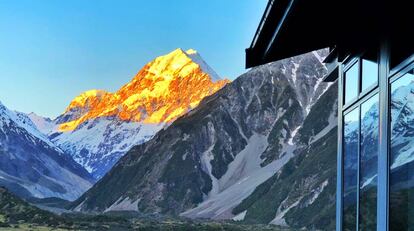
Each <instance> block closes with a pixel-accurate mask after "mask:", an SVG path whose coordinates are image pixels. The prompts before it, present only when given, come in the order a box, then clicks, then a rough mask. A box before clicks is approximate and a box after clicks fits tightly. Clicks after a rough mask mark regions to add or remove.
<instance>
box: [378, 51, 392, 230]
mask: <svg viewBox="0 0 414 231" xmlns="http://www.w3.org/2000/svg"><path fill="white" fill-rule="evenodd" d="M380 53H381V54H380V70H379V83H378V84H379V92H380V99H379V102H380V116H379V117H380V125H379V126H380V133H379V134H380V137H379V142H380V143H379V155H378V198H377V231H388V190H389V188H388V187H389V184H388V181H389V177H388V174H389V172H388V168H389V165H388V155H389V121H390V119H389V81H388V66H389V50H388V47H387V46H386V45H385V44H382V45H381V49H380Z"/></svg>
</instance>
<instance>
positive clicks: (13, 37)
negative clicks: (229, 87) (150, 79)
mask: <svg viewBox="0 0 414 231" xmlns="http://www.w3.org/2000/svg"><path fill="white" fill-rule="evenodd" d="M266 4H267V0H148V1H147V0H130V1H126V0H112V1H109V0H70V1H56V0H42V1H36V0H19V1H16V0H0V101H1V102H2V103H3V104H5V105H6V106H7V107H9V108H10V109H14V110H18V111H23V112H32V111H33V112H36V113H38V114H40V115H43V116H49V117H55V116H57V115H59V114H60V113H61V112H62V111H63V110H64V109H65V108H66V106H67V105H68V104H69V102H70V100H71V99H72V98H73V97H75V96H76V95H78V94H79V93H81V92H83V91H85V90H89V89H105V90H108V91H115V90H117V89H118V88H119V87H120V86H122V85H123V84H125V83H127V82H128V81H129V80H130V79H131V78H132V77H133V76H134V75H135V74H136V72H138V71H139V69H141V67H142V66H143V65H145V64H146V63H147V62H148V61H150V60H152V59H153V58H155V57H156V56H159V55H162V54H165V53H168V52H170V51H172V50H174V49H175V48H178V47H181V48H183V49H189V48H194V49H196V50H198V51H199V53H200V54H201V55H202V56H203V57H204V59H205V60H206V61H207V63H209V64H210V66H212V68H213V69H215V70H216V72H217V73H218V74H219V75H221V76H224V77H228V78H230V79H234V78H235V77H237V76H238V75H240V74H242V73H243V72H244V71H245V70H244V58H245V55H244V49H245V48H246V47H248V46H249V45H250V42H251V40H252V38H253V35H254V32H255V30H256V28H257V26H258V23H259V21H260V18H261V16H262V14H263V11H264V8H265V6H266Z"/></svg>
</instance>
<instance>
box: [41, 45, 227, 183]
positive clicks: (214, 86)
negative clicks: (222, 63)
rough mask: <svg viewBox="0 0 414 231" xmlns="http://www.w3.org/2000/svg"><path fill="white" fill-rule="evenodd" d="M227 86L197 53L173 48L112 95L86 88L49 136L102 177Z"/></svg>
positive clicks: (88, 168)
mask: <svg viewBox="0 0 414 231" xmlns="http://www.w3.org/2000/svg"><path fill="white" fill-rule="evenodd" d="M228 82H230V81H229V80H226V79H224V80H221V79H220V77H219V76H218V75H217V74H216V72H214V71H213V69H212V68H211V67H209V65H208V64H207V63H206V62H205V61H204V60H203V59H202V58H201V56H200V55H199V54H198V52H196V51H195V50H192V49H190V50H188V51H184V50H182V49H176V50H174V51H172V52H170V53H169V54H166V55H163V56H160V57H157V58H155V59H154V60H152V61H151V62H149V63H148V64H146V65H145V66H144V67H143V68H142V69H141V70H140V71H139V72H138V73H137V74H136V75H135V76H134V77H133V78H132V80H131V81H130V82H129V83H127V84H125V85H124V86H122V87H121V88H120V89H119V90H118V91H116V92H113V93H111V92H107V91H104V90H89V91H86V92H84V93H82V94H80V95H79V96H77V97H75V98H74V99H73V100H72V102H71V103H70V104H69V106H68V107H67V108H66V110H65V112H64V113H63V114H62V115H60V116H59V117H58V118H56V119H55V120H54V121H53V122H54V123H55V125H50V126H52V127H54V128H57V129H55V130H54V132H49V133H48V135H50V137H51V138H52V141H53V142H54V143H56V144H57V145H58V146H59V147H61V148H62V149H63V150H65V151H66V152H68V153H70V154H71V155H72V157H73V158H74V159H75V160H76V161H77V162H78V163H80V164H81V165H82V166H84V167H85V168H86V169H87V170H88V171H90V172H92V173H93V174H94V176H95V177H96V178H100V177H101V176H103V175H104V174H105V173H106V172H107V171H108V170H109V169H110V168H111V167H112V166H113V164H114V163H115V162H116V161H117V160H118V159H119V158H120V157H121V156H122V155H123V154H124V153H125V152H127V151H128V150H129V149H130V148H131V147H132V146H134V145H137V144H140V143H142V142H144V141H147V140H148V139H150V138H151V137H152V136H153V135H155V133H156V132H158V131H159V130H160V129H161V128H163V127H164V126H165V125H168V124H171V123H172V122H173V121H174V120H176V119H177V118H178V117H180V116H182V115H184V114H185V113H187V112H188V111H190V110H192V109H194V108H195V107H196V106H197V105H198V104H199V103H200V102H201V100H202V99H203V98H204V97H206V96H209V95H211V94H213V93H215V92H216V91H218V90H219V89H221V88H222V87H223V86H224V85H226V84H227V83H228ZM40 124H43V121H41V123H40ZM47 127H48V126H47ZM43 131H47V129H43Z"/></svg>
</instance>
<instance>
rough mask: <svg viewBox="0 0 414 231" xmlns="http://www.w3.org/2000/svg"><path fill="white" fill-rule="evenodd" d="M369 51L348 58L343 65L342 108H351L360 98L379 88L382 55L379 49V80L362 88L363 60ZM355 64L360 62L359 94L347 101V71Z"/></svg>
mask: <svg viewBox="0 0 414 231" xmlns="http://www.w3.org/2000/svg"><path fill="white" fill-rule="evenodd" d="M366 53H367V52H366V51H365V52H363V53H360V54H358V55H357V56H354V57H349V58H348V59H346V60H344V63H345V64H342V65H343V69H342V70H343V71H342V73H341V74H342V79H343V81H342V83H343V84H342V94H343V99H342V100H341V102H342V109H343V111H344V110H347V109H348V108H351V107H352V106H353V105H354V104H356V103H357V102H359V101H360V100H363V99H364V98H365V97H366V96H367V95H369V94H371V93H372V92H373V91H375V90H376V89H377V88H379V76H380V55H379V51H377V66H378V70H377V81H376V83H375V84H372V85H371V86H369V87H367V88H366V89H362V78H363V76H362V72H363V68H364V67H363V62H362V60H363V59H364V55H365V54H366ZM355 64H358V89H357V96H356V97H354V98H353V99H351V100H350V101H349V102H346V101H345V100H346V99H345V96H346V75H345V74H346V72H347V71H348V70H350V69H351V68H352V67H353V66H354V65H355Z"/></svg>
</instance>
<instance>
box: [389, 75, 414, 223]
mask: <svg viewBox="0 0 414 231" xmlns="http://www.w3.org/2000/svg"><path fill="white" fill-rule="evenodd" d="M389 200H390V212H389V213H390V218H389V220H390V221H389V223H390V230H392V231H408V230H414V75H413V74H412V72H411V73H407V74H405V75H404V76H402V77H401V78H400V79H398V80H396V81H395V82H393V83H392V84H391V153H390V198H389Z"/></svg>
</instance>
